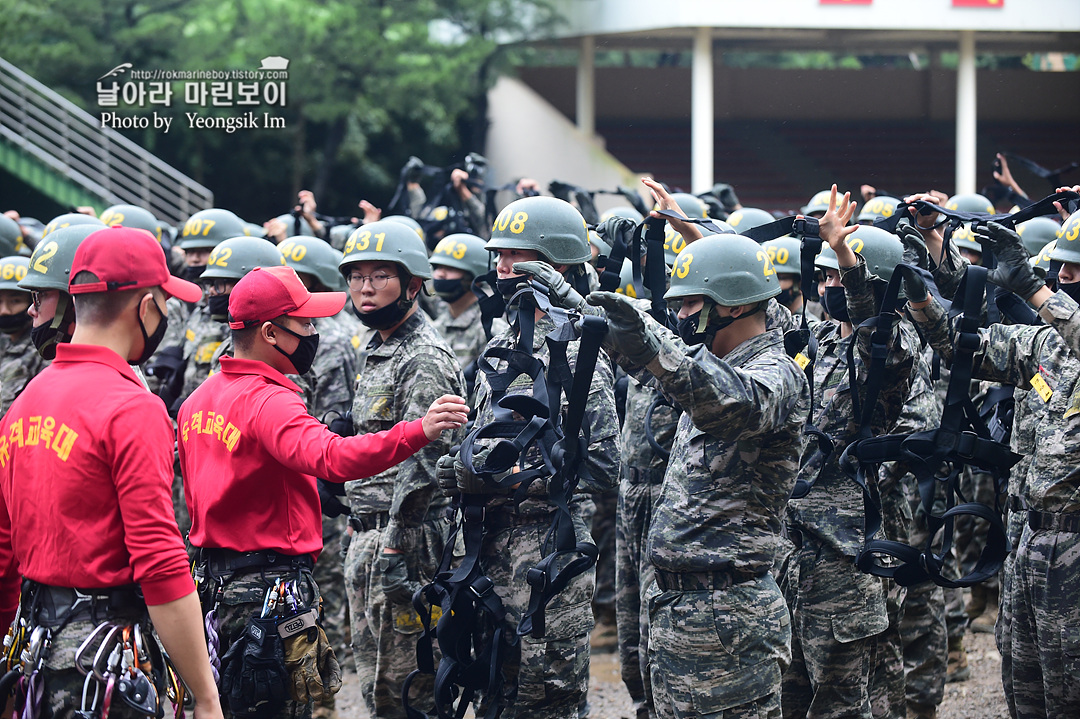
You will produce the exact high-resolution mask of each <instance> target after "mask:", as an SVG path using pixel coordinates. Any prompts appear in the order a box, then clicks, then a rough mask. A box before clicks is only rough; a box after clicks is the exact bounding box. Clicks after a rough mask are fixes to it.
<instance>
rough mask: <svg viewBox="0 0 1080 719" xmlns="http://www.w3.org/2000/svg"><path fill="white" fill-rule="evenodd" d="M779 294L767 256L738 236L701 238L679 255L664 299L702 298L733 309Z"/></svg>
mask: <svg viewBox="0 0 1080 719" xmlns="http://www.w3.org/2000/svg"><path fill="white" fill-rule="evenodd" d="M778 294H780V282H779V281H778V280H777V279H776V270H775V269H774V268H773V264H772V260H770V259H769V253H768V252H766V251H765V250H763V249H762V247H761V245H759V244H758V243H756V242H754V241H753V240H751V239H750V238H749V237H743V236H742V235H710V236H709V237H703V238H702V239H700V240H698V241H696V242H695V243H694V244H693V245H691V246H690V248H689V249H688V250H686V251H685V252H683V253H681V254H680V255H679V259H678V261H677V262H676V263H675V267H674V268H673V269H672V272H671V287H670V289H669V290H668V291H667V293H666V294H665V295H664V299H675V298H678V297H689V296H691V295H704V296H705V297H707V298H709V299H711V300H712V301H713V302H715V303H716V304H718V305H723V306H724V307H734V306H736V305H745V304H750V303H753V302H760V301H762V300H767V299H769V298H770V297H775V296H776V295H778Z"/></svg>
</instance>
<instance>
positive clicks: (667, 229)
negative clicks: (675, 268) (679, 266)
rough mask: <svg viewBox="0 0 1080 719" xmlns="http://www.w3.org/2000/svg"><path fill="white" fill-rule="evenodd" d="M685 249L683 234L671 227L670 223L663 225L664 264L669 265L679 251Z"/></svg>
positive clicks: (672, 263)
mask: <svg viewBox="0 0 1080 719" xmlns="http://www.w3.org/2000/svg"><path fill="white" fill-rule="evenodd" d="M684 249H686V240H684V239H683V236H682V235H681V234H680V233H678V232H676V231H675V230H674V229H672V227H671V225H665V226H664V264H665V265H667V266H668V267H671V266H672V265H674V264H675V259H676V258H677V257H678V256H679V253H680V252H682V251H683V250H684Z"/></svg>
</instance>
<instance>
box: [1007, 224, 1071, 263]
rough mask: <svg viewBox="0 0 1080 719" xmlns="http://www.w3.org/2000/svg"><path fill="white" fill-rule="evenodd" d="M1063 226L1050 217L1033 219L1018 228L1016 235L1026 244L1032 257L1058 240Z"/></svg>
mask: <svg viewBox="0 0 1080 719" xmlns="http://www.w3.org/2000/svg"><path fill="white" fill-rule="evenodd" d="M1060 231H1061V225H1059V224H1058V223H1056V222H1054V221H1053V220H1051V219H1050V218H1049V217H1033V218H1032V219H1030V220H1028V221H1027V222H1021V223H1020V224H1019V225H1017V226H1016V234H1018V235H1020V239H1021V240H1022V241H1023V242H1024V248H1025V249H1026V250H1027V251H1028V254H1029V255H1031V256H1032V257H1035V256H1036V255H1038V254H1039V253H1040V252H1041V251H1042V249H1043V248H1044V247H1046V245H1047V243H1049V242H1053V241H1054V240H1056V239H1057V236H1058V232H1060Z"/></svg>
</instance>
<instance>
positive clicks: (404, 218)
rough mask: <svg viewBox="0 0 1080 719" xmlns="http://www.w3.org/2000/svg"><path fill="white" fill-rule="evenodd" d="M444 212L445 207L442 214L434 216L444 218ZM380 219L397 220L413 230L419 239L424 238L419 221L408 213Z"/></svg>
mask: <svg viewBox="0 0 1080 719" xmlns="http://www.w3.org/2000/svg"><path fill="white" fill-rule="evenodd" d="M436 209H438V208H436ZM445 212H446V209H445V208H443V216H442V217H439V218H436V219H440V220H442V219H446V214H445ZM382 219H384V220H386V221H388V222H397V223H399V224H402V225H405V226H406V227H408V228H409V229H410V230H412V231H413V232H415V233H416V234H417V236H418V237H419V238H420V239H421V240H424V239H425V238H424V228H423V227H422V226H421V225H420V223H419V222H417V221H416V220H414V219H413V218H411V217H409V216H408V215H387V216H386V217H384V218H382Z"/></svg>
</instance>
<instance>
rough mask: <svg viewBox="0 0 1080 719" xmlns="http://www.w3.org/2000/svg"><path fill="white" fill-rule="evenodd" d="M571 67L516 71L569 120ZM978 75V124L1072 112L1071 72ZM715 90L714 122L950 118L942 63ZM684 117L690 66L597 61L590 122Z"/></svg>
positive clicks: (727, 74)
mask: <svg viewBox="0 0 1080 719" xmlns="http://www.w3.org/2000/svg"><path fill="white" fill-rule="evenodd" d="M1077 5H1078V6H1080V1H1078V2H1077ZM575 73H576V70H575V68H572V67H550V68H523V69H522V70H521V71H520V77H521V80H522V81H523V82H524V83H525V84H526V85H528V86H529V87H530V88H532V89H533V90H535V91H536V92H537V93H538V94H539V95H541V96H542V97H543V98H545V99H546V100H547V101H548V102H550V103H551V104H552V105H553V106H554V107H555V108H557V109H558V110H559V112H561V113H562V114H563V115H564V116H566V117H569V118H573V117H574V112H575V105H576V99H575V90H574V88H575ZM977 79H978V102H979V107H978V117H979V121H980V122H999V121H1009V120H1026V121H1039V120H1044V121H1057V122H1060V121H1062V120H1067V119H1068V118H1077V117H1080V72H1032V71H1028V70H995V71H993V72H989V71H986V72H980V73H979V74H978V78H977ZM714 87H715V94H714V97H715V105H714V107H715V115H716V117H717V119H721V120H738V119H775V120H782V119H789V118H793V117H798V118H801V119H804V120H832V119H845V120H851V119H856V118H865V119H867V120H887V119H894V120H903V119H931V120H951V119H953V118H954V117H955V115H956V73H955V72H953V71H946V70H924V71H918V72H917V71H914V70H887V69H865V70H764V69H734V68H725V67H717V68H716V69H715V72H714ZM689 116H690V70H689V68H671V67H662V68H622V67H620V68H603V67H602V68H597V70H596V118H597V121H600V122H602V121H610V120H613V119H620V118H626V119H664V118H688V117H689Z"/></svg>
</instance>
